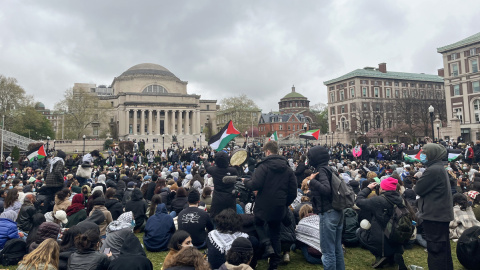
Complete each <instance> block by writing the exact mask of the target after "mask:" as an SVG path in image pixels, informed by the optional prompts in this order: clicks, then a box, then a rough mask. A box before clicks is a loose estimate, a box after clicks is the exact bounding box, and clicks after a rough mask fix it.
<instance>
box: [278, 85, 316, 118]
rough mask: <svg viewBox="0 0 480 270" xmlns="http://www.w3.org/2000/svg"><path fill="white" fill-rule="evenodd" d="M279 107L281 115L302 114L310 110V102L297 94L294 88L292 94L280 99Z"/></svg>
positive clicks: (293, 87)
mask: <svg viewBox="0 0 480 270" xmlns="http://www.w3.org/2000/svg"><path fill="white" fill-rule="evenodd" d="M278 107H279V109H280V113H300V112H304V111H309V110H310V100H308V99H307V98H306V97H304V96H303V95H302V94H300V93H298V92H295V86H292V92H290V93H288V94H287V95H285V96H284V97H283V98H282V99H280V102H278Z"/></svg>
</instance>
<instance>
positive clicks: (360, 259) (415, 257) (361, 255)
mask: <svg viewBox="0 0 480 270" xmlns="http://www.w3.org/2000/svg"><path fill="white" fill-rule="evenodd" d="M136 236H137V237H138V238H139V239H140V242H142V236H143V234H136ZM451 243H452V257H453V264H454V265H453V268H454V269H464V268H463V267H462V265H461V264H460V263H459V262H458V260H457V256H456V246H457V245H456V243H454V242H451ZM166 255H167V252H148V251H147V257H148V258H149V259H150V260H151V261H152V264H153V267H154V269H155V270H157V269H158V270H160V269H162V264H163V260H164V259H165V256H166ZM404 258H405V263H406V264H407V265H410V264H414V265H418V266H422V267H424V268H425V269H428V268H427V252H425V250H424V249H423V248H420V247H419V246H415V247H414V248H413V249H410V250H406V251H405V254H404ZM373 260H374V257H373V255H372V254H370V252H368V251H367V250H365V249H362V248H347V253H346V254H345V265H346V269H349V270H362V269H372V267H371V266H370V265H371V263H372V262H373ZM267 268H268V264H267V261H266V260H262V261H260V262H259V263H258V267H257V269H260V270H261V269H267ZM0 269H5V267H3V268H2V267H1V266H0ZM6 269H16V266H11V267H7V268H6ZM279 269H302V270H305V269H323V267H321V266H317V265H312V264H309V263H307V262H306V261H305V260H304V259H303V256H302V254H301V252H300V251H297V252H296V253H295V252H291V253H290V263H289V264H288V265H285V266H281V267H279ZM383 269H396V268H393V267H389V268H387V267H385V268H383Z"/></svg>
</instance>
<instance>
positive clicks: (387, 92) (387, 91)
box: [385, 88, 391, 98]
mask: <svg viewBox="0 0 480 270" xmlns="http://www.w3.org/2000/svg"><path fill="white" fill-rule="evenodd" d="M390 91H391V90H390V88H387V89H386V90H385V92H386V95H385V96H386V97H387V98H390Z"/></svg>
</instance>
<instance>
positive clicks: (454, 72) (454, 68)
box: [452, 63, 458, 76]
mask: <svg viewBox="0 0 480 270" xmlns="http://www.w3.org/2000/svg"><path fill="white" fill-rule="evenodd" d="M452 76H458V64H457V63H453V64H452Z"/></svg>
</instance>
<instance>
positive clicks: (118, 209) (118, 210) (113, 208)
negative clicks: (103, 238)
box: [105, 199, 123, 220]
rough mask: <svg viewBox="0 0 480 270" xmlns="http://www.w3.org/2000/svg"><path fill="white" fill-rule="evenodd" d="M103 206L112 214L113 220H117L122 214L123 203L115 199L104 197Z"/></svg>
mask: <svg viewBox="0 0 480 270" xmlns="http://www.w3.org/2000/svg"><path fill="white" fill-rule="evenodd" d="M105 207H106V208H107V209H108V211H110V214H112V219H113V220H117V218H118V217H119V216H120V215H121V214H123V205H122V203H121V202H120V201H118V200H117V199H106V200H105Z"/></svg>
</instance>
